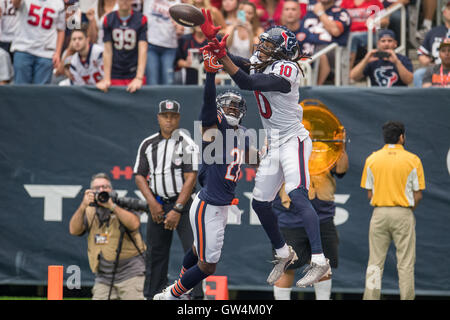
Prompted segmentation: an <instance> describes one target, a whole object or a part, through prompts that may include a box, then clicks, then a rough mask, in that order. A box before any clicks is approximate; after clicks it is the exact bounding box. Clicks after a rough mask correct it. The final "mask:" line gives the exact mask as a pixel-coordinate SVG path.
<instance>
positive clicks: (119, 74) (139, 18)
mask: <svg viewBox="0 0 450 320" xmlns="http://www.w3.org/2000/svg"><path fill="white" fill-rule="evenodd" d="M103 30H104V36H103V42H112V49H113V60H112V69H111V78H112V79H133V78H134V77H136V70H137V64H138V47H139V46H138V43H139V41H147V17H146V16H144V15H143V14H142V13H140V12H137V11H134V10H132V12H131V15H130V16H129V17H128V18H126V19H123V18H121V17H119V12H118V11H113V12H111V13H109V14H108V15H107V16H105V19H104V20H103Z"/></svg>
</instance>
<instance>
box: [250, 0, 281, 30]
mask: <svg viewBox="0 0 450 320" xmlns="http://www.w3.org/2000/svg"><path fill="white" fill-rule="evenodd" d="M250 1H251V2H253V3H254V4H255V5H256V12H257V14H258V17H259V21H260V22H261V25H262V27H263V28H264V30H266V29H268V28H269V27H272V26H275V25H281V13H282V12H283V4H284V0H250Z"/></svg>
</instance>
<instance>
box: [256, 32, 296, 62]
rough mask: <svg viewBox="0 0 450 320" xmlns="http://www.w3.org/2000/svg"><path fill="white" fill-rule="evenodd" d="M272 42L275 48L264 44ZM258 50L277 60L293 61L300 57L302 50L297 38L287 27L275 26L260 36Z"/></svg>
mask: <svg viewBox="0 0 450 320" xmlns="http://www.w3.org/2000/svg"><path fill="white" fill-rule="evenodd" d="M265 42H270V43H272V44H273V48H270V47H267V46H266V45H265V44H264V43H265ZM258 50H260V51H262V52H263V53H264V54H266V55H268V56H270V57H272V58H275V59H289V60H293V59H296V58H297V57H298V56H299V53H300V48H299V46H298V41H297V37H296V36H295V34H294V33H293V32H292V31H291V30H289V29H288V28H286V27H285V26H274V27H271V28H269V29H267V30H266V31H265V32H264V33H262V34H261V35H260V36H259V44H258Z"/></svg>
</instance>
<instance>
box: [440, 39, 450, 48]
mask: <svg viewBox="0 0 450 320" xmlns="http://www.w3.org/2000/svg"><path fill="white" fill-rule="evenodd" d="M449 46H450V38H444V39H442V42H441V44H440V45H439V50H441V49H442V48H443V47H449Z"/></svg>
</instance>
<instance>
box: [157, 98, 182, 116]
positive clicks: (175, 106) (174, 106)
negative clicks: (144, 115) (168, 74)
mask: <svg viewBox="0 0 450 320" xmlns="http://www.w3.org/2000/svg"><path fill="white" fill-rule="evenodd" d="M164 112H174V113H180V104H179V103H178V102H177V101H175V100H163V101H161V102H160V103H159V112H158V113H164Z"/></svg>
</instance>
